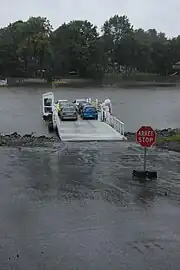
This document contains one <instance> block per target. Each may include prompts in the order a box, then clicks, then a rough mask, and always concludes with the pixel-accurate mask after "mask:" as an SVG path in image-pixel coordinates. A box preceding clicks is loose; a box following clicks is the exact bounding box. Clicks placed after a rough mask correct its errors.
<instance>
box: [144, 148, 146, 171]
mask: <svg viewBox="0 0 180 270" xmlns="http://www.w3.org/2000/svg"><path fill="white" fill-rule="evenodd" d="M146 161H147V148H146V147H144V172H146Z"/></svg>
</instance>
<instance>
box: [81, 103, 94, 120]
mask: <svg viewBox="0 0 180 270" xmlns="http://www.w3.org/2000/svg"><path fill="white" fill-rule="evenodd" d="M81 118H82V119H83V120H85V119H87V120H88V119H95V120H98V111H97V109H96V108H95V107H93V106H92V105H86V106H84V107H83V108H82V110H81Z"/></svg>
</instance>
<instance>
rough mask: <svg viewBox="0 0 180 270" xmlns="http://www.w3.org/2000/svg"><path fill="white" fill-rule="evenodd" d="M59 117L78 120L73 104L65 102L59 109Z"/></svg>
mask: <svg viewBox="0 0 180 270" xmlns="http://www.w3.org/2000/svg"><path fill="white" fill-rule="evenodd" d="M59 116H60V119H61V120H62V121H63V120H74V121H77V120H78V113H77V111H76V107H75V106H74V105H72V104H71V105H70V104H66V105H64V107H63V108H62V109H61V111H60V115H59Z"/></svg>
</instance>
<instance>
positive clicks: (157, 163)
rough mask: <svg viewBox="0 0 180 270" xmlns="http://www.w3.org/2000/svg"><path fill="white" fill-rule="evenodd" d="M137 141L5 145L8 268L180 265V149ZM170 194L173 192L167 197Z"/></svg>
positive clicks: (3, 261) (0, 228) (0, 248)
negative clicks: (147, 176) (141, 172)
mask: <svg viewBox="0 0 180 270" xmlns="http://www.w3.org/2000/svg"><path fill="white" fill-rule="evenodd" d="M142 154H143V153H142V151H141V149H140V148H139V147H137V146H136V145H135V144H134V143H129V142H123V143H119V142H118V143H115V142H113V143H95V142H94V143H61V144H59V147H58V148H57V149H50V148H22V149H21V150H19V149H17V148H14V149H13V148H0V156H1V163H0V193H1V194H0V217H1V222H0V269H15V270H16V269H18V270H24V269H26V270H32V269H33V270H34V269H38V270H39V269H43V270H46V269H48V270H49V269H51V270H52V269H53V270H56V269H58V270H59V269H65V270H72V269H73V270H74V269H78V270H84V269H86V270H90V269H91V270H106V269H107V270H109V269H112V270H116V269H117V270H119V269H126V270H127V269H128V270H130V269H133V270H136V269H138V270H139V269H146V270H148V269H158V270H159V269H163V270H165V269H168V270H169V269H173V270H177V269H179V263H180V257H179V251H180V226H179V224H180V203H179V199H180V166H179V162H180V154H178V153H173V152H167V151H162V150H156V149H152V150H150V151H149V153H148V154H149V155H148V163H147V165H148V169H153V170H154V169H155V168H156V170H157V171H158V179H157V180H153V181H150V182H147V183H145V184H143V183H139V182H136V181H134V180H133V179H132V170H133V169H138V168H142V162H143V158H142ZM166 194H167V196H165V195H166Z"/></svg>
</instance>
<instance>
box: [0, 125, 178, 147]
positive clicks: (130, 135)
mask: <svg viewBox="0 0 180 270" xmlns="http://www.w3.org/2000/svg"><path fill="white" fill-rule="evenodd" d="M156 132H157V142H156V147H158V148H162V149H167V150H171V151H176V152H180V129H171V128H169V129H163V130H156ZM125 136H126V137H127V139H128V141H130V142H135V141H136V133H135V132H126V133H125ZM176 136H177V139H176ZM172 138H173V139H172ZM57 143H59V138H58V137H56V136H53V137H48V136H45V135H42V136H35V135H34V134H33V133H32V134H25V135H23V136H22V135H20V134H18V133H17V132H14V133H12V134H8V135H6V134H5V135H3V134H0V147H3V146H6V147H52V146H53V145H54V144H57Z"/></svg>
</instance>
